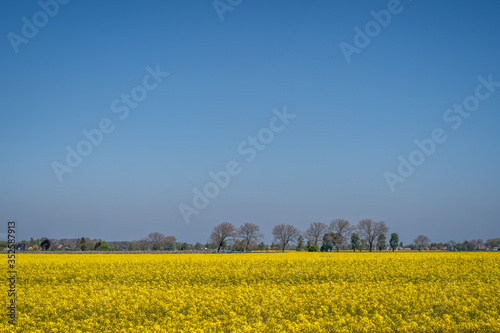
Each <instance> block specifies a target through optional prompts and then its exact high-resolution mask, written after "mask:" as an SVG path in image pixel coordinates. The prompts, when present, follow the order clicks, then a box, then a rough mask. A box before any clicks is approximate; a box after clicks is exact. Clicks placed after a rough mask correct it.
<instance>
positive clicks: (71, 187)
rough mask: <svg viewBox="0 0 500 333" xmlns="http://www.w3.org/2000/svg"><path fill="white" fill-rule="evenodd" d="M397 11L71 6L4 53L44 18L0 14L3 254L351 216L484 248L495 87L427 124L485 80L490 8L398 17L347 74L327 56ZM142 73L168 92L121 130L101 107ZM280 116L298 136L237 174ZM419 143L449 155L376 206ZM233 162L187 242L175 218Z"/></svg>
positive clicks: (492, 230) (495, 164)
mask: <svg viewBox="0 0 500 333" xmlns="http://www.w3.org/2000/svg"><path fill="white" fill-rule="evenodd" d="M42 2H43V3H51V4H53V3H54V2H52V1H45V2H44V0H42ZM61 2H63V1H61ZM222 3H224V4H226V5H228V2H227V1H222ZM232 3H233V4H236V3H237V1H233V2H232ZM396 5H397V4H396V3H395V2H394V1H356V2H354V1H327V0H317V1H272V2H269V1H263V0H262V1H261V0H256V1H247V0H243V1H241V3H240V4H237V5H236V6H234V7H232V11H225V12H224V13H223V14H222V15H223V18H224V19H223V20H222V21H221V19H220V17H219V15H218V13H217V10H216V9H215V8H214V6H213V3H212V2H211V1H191V2H189V3H188V2H179V1H175V2H174V1H148V2H147V3H145V2H139V1H136V2H133V1H107V2H105V3H102V2H98V1H86V2H82V1H70V2H68V3H67V4H58V7H59V9H58V12H57V13H55V15H53V17H49V16H48V15H46V18H48V20H47V22H43V21H38V23H39V25H40V27H38V32H37V33H36V34H35V35H34V36H30V37H29V38H26V39H25V40H24V41H25V42H26V41H27V43H20V44H19V43H18V44H16V43H15V42H14V43H13V42H12V41H11V40H12V38H13V37H12V36H13V35H12V34H15V35H17V36H19V38H25V37H24V36H23V31H22V30H23V26H24V25H25V24H26V23H25V22H26V21H23V17H26V19H27V20H28V21H29V22H30V24H33V21H34V19H35V20H37V19H38V20H43V14H37V13H38V12H40V11H41V10H43V9H42V8H41V6H40V4H39V3H37V2H36V1H23V2H20V1H14V0H9V1H5V2H4V3H3V5H2V6H3V10H2V11H0V22H1V23H0V26H1V29H2V32H3V36H4V37H3V42H2V43H1V44H0V52H1V54H2V61H1V63H0V68H1V73H2V80H1V83H0V85H1V89H2V92H3V96H2V99H1V101H0V105H1V110H2V111H1V114H0V139H1V142H2V145H1V146H0V154H1V155H0V156H2V157H3V163H2V164H1V165H0V173H1V174H2V175H3V176H2V177H1V178H0V188H1V190H0V215H1V216H0V219H1V220H4V221H7V220H8V219H16V220H17V222H18V232H19V235H18V237H20V238H29V237H35V238H39V237H42V236H47V237H50V238H76V237H82V236H85V237H91V238H102V239H107V240H133V239H139V238H142V237H145V236H146V235H147V234H148V233H149V232H152V231H159V232H162V233H164V234H167V235H175V236H176V237H177V238H178V240H180V241H187V242H196V241H200V242H205V241H206V240H207V239H208V237H209V235H210V232H211V230H212V228H213V227H214V226H215V225H216V224H219V223H221V222H225V221H229V222H232V223H234V224H235V225H240V224H242V223H244V222H253V223H256V224H258V225H260V227H261V229H262V231H263V232H264V234H265V235H266V238H265V240H266V242H271V240H272V238H271V229H272V227H273V226H274V225H275V224H279V223H290V224H293V225H295V226H296V227H298V228H299V229H301V230H305V229H306V228H307V227H308V225H309V223H311V222H315V221H323V222H327V223H328V222H329V221H330V220H332V219H334V218H344V219H348V220H349V221H351V223H354V224H355V223H357V222H358V221H359V220H360V219H363V218H367V217H369V218H373V219H375V220H385V221H386V223H387V224H388V226H389V227H390V232H397V233H398V234H399V235H400V238H401V240H402V241H404V242H411V241H412V240H413V239H414V238H415V237H416V236H417V235H418V234H425V235H427V236H429V237H430V239H431V240H432V241H448V240H450V239H453V240H455V241H463V240H464V239H471V238H483V239H488V238H494V237H500V223H498V222H499V216H500V206H499V205H498V198H499V197H500V177H499V174H498V170H499V167H500V159H499V157H498V155H499V154H498V153H499V148H498V142H499V139H500V132H499V131H498V124H499V121H500V116H499V110H500V87H498V88H495V87H493V88H491V87H490V88H491V89H492V90H494V91H489V90H488V88H487V87H482V88H481V89H482V90H481V91H482V92H483V93H485V92H489V96H488V97H487V98H485V99H484V100H481V101H480V103H479V106H478V107H477V110H476V111H473V112H471V114H470V116H469V117H468V118H464V119H462V124H461V126H460V127H459V128H458V129H456V130H453V129H452V128H451V123H450V122H446V121H445V120H444V119H443V114H444V113H445V112H446V110H447V109H449V108H452V107H453V105H454V104H455V103H463V101H464V99H466V98H467V97H468V96H472V95H474V94H475V91H476V87H477V86H478V85H479V84H480V83H481V82H480V81H479V80H478V77H479V76H482V77H483V78H485V79H487V78H488V76H491V78H492V81H494V82H498V81H500V70H499V68H498V59H500V42H499V40H498V32H499V31H500V22H499V21H498V18H497V13H498V10H499V9H500V4H498V3H496V2H493V1H489V2H483V3H481V4H477V3H474V2H473V1H459V2H457V1H442V2H439V3H435V2H431V1H422V0H419V1H408V0H406V1H405V0H402V1H401V2H400V3H399V5H398V6H397V8H398V13H393V14H391V19H390V22H389V23H388V24H386V26H385V27H382V26H381V25H380V24H379V28H380V29H379V30H380V31H371V32H370V31H368V33H369V34H371V35H372V36H373V37H371V38H370V39H371V41H370V43H369V45H367V46H366V47H364V48H358V49H359V50H358V51H359V52H358V53H354V54H352V55H351V57H350V62H349V63H348V62H347V61H346V57H345V56H344V54H343V52H342V50H341V48H340V46H339V45H340V44H341V43H342V42H344V43H348V44H350V45H353V46H355V41H354V38H355V30H354V28H355V27H356V26H357V27H359V28H360V29H361V30H362V31H363V32H365V33H366V30H365V28H366V26H367V24H368V26H370V22H371V21H374V17H373V16H372V15H371V14H370V12H371V11H375V12H377V13H379V12H380V11H381V10H387V8H388V6H389V7H390V6H396ZM49 8H51V9H50V10H53V11H54V8H55V7H54V6H52V7H50V6H49ZM37 15H38V16H37ZM34 16H35V18H34ZM40 22H41V23H40ZM44 23H45V24H44ZM372 26H373V24H372ZM25 30H26V29H25ZM28 30H29V29H28ZM25 32H26V31H25ZM28 32H29V31H28ZM9 33H12V34H10V36H11V37H10V38H9ZM16 38H17V37H16ZM16 40H19V39H16ZM13 44H15V45H14V46H13ZM16 48H17V51H18V52H17V53H16ZM148 66H149V68H151V69H155V68H156V67H157V66H159V67H158V68H159V69H160V71H162V72H168V73H169V76H168V77H165V78H163V79H162V82H159V83H158V84H157V87H156V88H154V89H152V90H151V91H147V96H146V97H145V98H144V100H142V101H140V102H138V103H137V104H138V105H137V107H136V108H134V109H131V108H130V114H129V115H128V116H127V117H126V118H125V119H123V120H121V119H120V118H119V116H120V114H121V113H115V112H113V110H112V108H111V104H112V103H113V101H115V100H116V99H120V97H121V95H122V94H131V91H132V90H133V89H134V88H136V87H138V86H139V87H140V86H142V84H143V79H144V77H145V76H146V75H148V70H147V69H146V68H147V67H148ZM148 82H150V83H153V82H155V81H154V80H153V79H152V78H150V81H148ZM495 89H496V90H495ZM120 105H121V106H123V105H125V104H123V103H122V104H120ZM283 108H286V110H287V111H288V113H290V114H294V115H296V117H295V118H294V119H293V120H291V121H290V123H289V124H288V125H287V126H286V127H285V128H284V130H283V131H281V132H279V133H274V139H273V140H272V141H271V142H270V143H268V144H267V145H266V147H265V149H264V150H262V151H259V152H258V153H257V155H256V158H255V159H254V160H253V161H251V162H247V161H246V157H247V156H246V155H242V154H240V153H239V152H238V145H239V144H240V143H242V142H244V141H247V140H248V137H249V136H256V135H257V134H258V133H259V132H260V131H261V130H262V129H264V128H266V127H269V122H270V121H271V119H272V118H273V117H274V116H275V114H274V113H273V109H277V110H283ZM106 118H107V119H110V121H111V122H112V125H113V126H114V131H113V132H112V133H109V134H104V135H103V139H102V142H101V143H100V144H99V145H98V146H93V148H92V152H91V153H90V154H89V155H88V156H85V157H83V158H82V162H81V163H80V164H79V165H78V166H77V167H75V168H73V171H72V172H71V173H65V174H64V175H62V179H63V181H62V182H60V181H59V180H58V177H57V176H56V173H55V172H54V170H53V163H54V161H57V162H59V163H61V164H64V163H65V158H66V154H67V151H66V147H67V146H69V147H71V148H72V149H76V147H77V145H78V144H79V142H81V141H82V140H85V136H84V135H83V134H82V131H83V130H88V131H90V130H92V129H96V128H98V127H99V122H100V121H101V120H102V119H106ZM435 128H441V129H442V130H443V132H444V133H445V135H446V136H447V140H446V141H445V142H444V143H439V144H436V147H435V151H434V152H433V153H432V154H430V156H425V161H424V162H423V163H422V164H421V165H419V166H417V167H415V171H414V172H413V173H412V174H411V175H410V176H408V177H405V178H404V179H405V181H404V182H399V183H397V184H395V186H394V191H392V190H391V187H390V186H389V185H388V182H387V181H386V177H385V176H384V175H385V173H386V172H392V173H393V174H396V173H397V169H398V166H399V163H400V162H399V160H398V157H399V156H403V157H404V158H406V159H408V158H409V156H410V154H411V153H412V152H413V151H414V150H415V149H417V148H418V147H417V146H416V145H415V143H414V141H415V140H416V139H418V140H424V139H427V138H430V137H431V132H432V131H433V130H434V129H435ZM232 160H235V161H237V162H238V163H239V166H240V167H241V172H240V173H239V174H238V175H235V176H232V177H231V180H230V183H229V185H228V186H226V187H225V188H222V189H220V191H219V192H220V193H219V194H218V195H217V196H216V197H214V198H212V199H210V202H209V204H208V205H207V207H205V208H203V209H199V210H198V215H191V216H190V218H189V220H190V222H189V223H186V221H185V219H184V218H183V216H182V214H181V212H180V209H179V205H180V204H182V203H184V204H186V205H189V206H193V203H192V201H193V196H194V193H193V188H198V189H200V190H203V187H204V186H205V184H207V183H209V182H210V181H211V178H210V176H209V172H211V171H213V172H218V171H220V170H223V169H225V168H226V164H227V163H228V162H229V161H232ZM0 233H4V232H3V231H0ZM4 236H5V234H4Z"/></svg>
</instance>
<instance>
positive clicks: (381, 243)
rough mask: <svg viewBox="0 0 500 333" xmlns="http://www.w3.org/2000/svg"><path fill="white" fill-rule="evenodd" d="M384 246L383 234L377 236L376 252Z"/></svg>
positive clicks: (384, 238)
mask: <svg viewBox="0 0 500 333" xmlns="http://www.w3.org/2000/svg"><path fill="white" fill-rule="evenodd" d="M386 246H387V244H386V237H385V234H380V235H378V237H377V248H378V250H379V251H382V250H383V249H384V248H385V247H386Z"/></svg>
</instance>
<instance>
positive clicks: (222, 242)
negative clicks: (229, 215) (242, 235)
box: [210, 222, 236, 252]
mask: <svg viewBox="0 0 500 333" xmlns="http://www.w3.org/2000/svg"><path fill="white" fill-rule="evenodd" d="M235 235H236V229H235V227H234V225H232V224H231V223H229V222H224V223H221V224H219V225H216V226H215V227H214V231H212V234H211V235H210V242H212V243H213V244H214V245H215V246H216V247H217V252H220V250H221V248H223V247H224V246H226V245H228V244H227V243H228V242H229V241H231V240H232V238H233V237H234V236H235Z"/></svg>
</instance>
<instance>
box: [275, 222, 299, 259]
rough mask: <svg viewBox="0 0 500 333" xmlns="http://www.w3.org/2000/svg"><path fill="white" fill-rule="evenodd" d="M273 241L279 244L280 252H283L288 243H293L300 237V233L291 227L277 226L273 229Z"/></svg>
mask: <svg viewBox="0 0 500 333" xmlns="http://www.w3.org/2000/svg"><path fill="white" fill-rule="evenodd" d="M273 236H274V240H275V241H277V242H278V243H279V244H280V247H281V250H282V251H283V252H285V248H286V246H287V245H288V243H290V242H294V241H295V239H296V238H297V237H299V236H300V231H299V230H297V228H295V227H294V226H293V225H290V224H287V225H284V224H278V225H275V226H274V228H273Z"/></svg>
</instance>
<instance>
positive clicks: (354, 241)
mask: <svg viewBox="0 0 500 333" xmlns="http://www.w3.org/2000/svg"><path fill="white" fill-rule="evenodd" d="M351 249H352V250H353V251H354V252H356V250H361V242H360V239H359V235H358V234H357V233H355V232H354V233H352V234H351Z"/></svg>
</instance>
